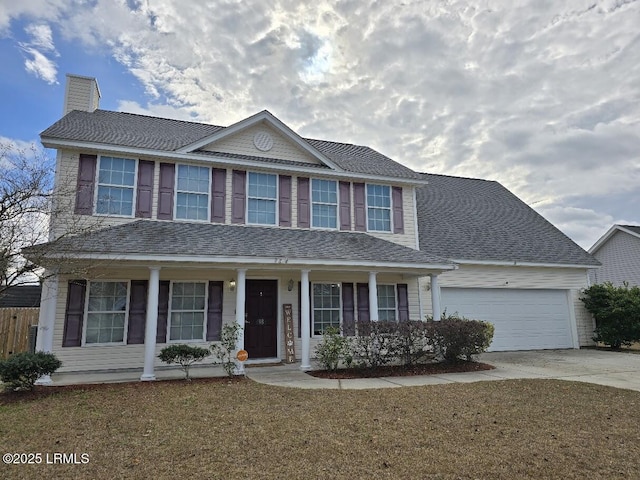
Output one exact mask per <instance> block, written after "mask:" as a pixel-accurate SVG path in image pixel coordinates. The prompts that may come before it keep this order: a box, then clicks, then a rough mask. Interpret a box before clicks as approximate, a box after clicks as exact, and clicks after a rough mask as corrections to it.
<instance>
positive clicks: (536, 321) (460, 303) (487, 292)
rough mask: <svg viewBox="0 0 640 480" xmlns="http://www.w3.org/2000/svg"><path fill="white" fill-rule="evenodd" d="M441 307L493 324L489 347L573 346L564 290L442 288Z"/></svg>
mask: <svg viewBox="0 0 640 480" xmlns="http://www.w3.org/2000/svg"><path fill="white" fill-rule="evenodd" d="M441 296H442V300H441V302H442V308H443V310H444V309H445V308H446V312H447V314H453V313H456V312H457V313H458V314H459V315H461V316H464V317H466V318H470V319H474V320H486V321H488V322H491V323H493V325H494V326H495V334H494V336H493V343H492V344H491V347H490V348H489V350H491V351H500V350H536V349H545V348H572V347H573V343H572V340H571V330H570V322H569V306H568V304H567V294H566V291H565V290H515V289H510V290H509V289H504V290H503V289H490V288H442V290H441Z"/></svg>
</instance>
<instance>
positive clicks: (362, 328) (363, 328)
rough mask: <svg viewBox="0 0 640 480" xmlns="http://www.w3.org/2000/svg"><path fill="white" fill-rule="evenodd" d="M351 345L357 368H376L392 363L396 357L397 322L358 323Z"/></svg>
mask: <svg viewBox="0 0 640 480" xmlns="http://www.w3.org/2000/svg"><path fill="white" fill-rule="evenodd" d="M356 329H357V332H358V334H357V335H356V336H355V337H354V339H353V343H352V344H351V345H352V352H353V357H355V358H358V366H359V367H362V368H367V367H370V368H377V367H381V366H383V365H387V364H388V363H391V362H392V361H394V360H395V359H396V358H397V357H398V355H397V350H396V348H397V344H398V342H397V341H396V335H397V332H398V323H397V322H360V323H358V324H357V325H356Z"/></svg>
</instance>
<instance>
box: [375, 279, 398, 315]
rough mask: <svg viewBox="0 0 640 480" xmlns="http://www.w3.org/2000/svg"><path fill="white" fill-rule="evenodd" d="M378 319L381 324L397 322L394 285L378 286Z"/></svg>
mask: <svg viewBox="0 0 640 480" xmlns="http://www.w3.org/2000/svg"><path fill="white" fill-rule="evenodd" d="M378 319H379V320H380V321H382V322H384V321H389V322H395V321H396V320H397V316H396V288H395V285H378Z"/></svg>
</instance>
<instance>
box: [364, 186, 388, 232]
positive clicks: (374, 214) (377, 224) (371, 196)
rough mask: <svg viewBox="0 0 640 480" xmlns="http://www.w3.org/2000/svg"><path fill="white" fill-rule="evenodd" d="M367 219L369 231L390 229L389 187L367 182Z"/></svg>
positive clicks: (386, 230)
mask: <svg viewBox="0 0 640 480" xmlns="http://www.w3.org/2000/svg"><path fill="white" fill-rule="evenodd" d="M367 221H368V227H369V230H370V231H378V232H390V231H391V188H390V187H389V186H388V185H370V184H367Z"/></svg>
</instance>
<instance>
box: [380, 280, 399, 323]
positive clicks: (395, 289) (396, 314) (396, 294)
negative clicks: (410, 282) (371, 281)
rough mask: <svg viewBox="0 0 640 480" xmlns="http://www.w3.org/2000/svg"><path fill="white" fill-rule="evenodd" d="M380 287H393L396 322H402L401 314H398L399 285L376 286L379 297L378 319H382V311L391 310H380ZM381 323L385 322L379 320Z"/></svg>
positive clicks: (383, 284)
mask: <svg viewBox="0 0 640 480" xmlns="http://www.w3.org/2000/svg"><path fill="white" fill-rule="evenodd" d="M380 287H393V303H394V304H395V308H394V310H395V320H394V321H395V322H396V323H398V322H399V321H400V312H398V284H397V283H379V284H377V285H376V289H377V290H376V296H377V297H378V319H379V318H380V310H385V311H386V310H391V309H390V308H380V296H379V292H380V290H379V289H380ZM379 321H380V322H384V321H385V320H379Z"/></svg>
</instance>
